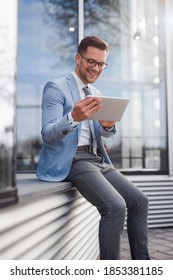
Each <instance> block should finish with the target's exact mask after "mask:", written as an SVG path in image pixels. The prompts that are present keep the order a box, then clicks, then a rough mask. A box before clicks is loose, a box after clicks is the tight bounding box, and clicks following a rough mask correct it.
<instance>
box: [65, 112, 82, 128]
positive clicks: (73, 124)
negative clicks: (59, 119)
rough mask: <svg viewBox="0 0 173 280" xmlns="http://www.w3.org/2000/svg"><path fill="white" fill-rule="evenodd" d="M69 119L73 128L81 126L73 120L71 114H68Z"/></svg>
mask: <svg viewBox="0 0 173 280" xmlns="http://www.w3.org/2000/svg"><path fill="white" fill-rule="evenodd" d="M67 117H68V121H69V123H70V125H71V127H75V126H77V125H78V124H79V122H76V121H74V120H73V118H72V115H71V112H70V113H68V115H67Z"/></svg>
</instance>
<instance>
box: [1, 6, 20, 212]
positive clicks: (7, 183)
mask: <svg viewBox="0 0 173 280" xmlns="http://www.w3.org/2000/svg"><path fill="white" fill-rule="evenodd" d="M16 25H17V1H13V4H12V5H11V10H9V1H6V3H2V2H0V207H3V206H6V205H9V204H12V203H14V202H16V200H17V192H16V189H15V173H16V170H15V166H16V162H15V155H16V154H15V150H16V131H15V101H16V98H15V94H16V79H15V77H16V41H17V27H16Z"/></svg>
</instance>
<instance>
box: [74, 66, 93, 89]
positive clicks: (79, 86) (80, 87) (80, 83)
mask: <svg viewBox="0 0 173 280" xmlns="http://www.w3.org/2000/svg"><path fill="white" fill-rule="evenodd" d="M72 75H73V76H74V78H75V80H76V83H77V85H78V88H79V90H82V89H83V88H84V87H86V85H85V84H84V83H83V82H82V80H81V79H80V78H79V77H78V75H77V74H76V72H75V71H73V72H72ZM87 86H88V87H89V84H88V85H87Z"/></svg>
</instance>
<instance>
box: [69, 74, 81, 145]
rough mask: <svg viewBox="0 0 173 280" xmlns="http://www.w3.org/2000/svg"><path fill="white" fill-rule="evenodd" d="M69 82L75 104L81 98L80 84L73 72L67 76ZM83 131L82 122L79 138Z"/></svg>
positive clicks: (79, 126) (79, 127)
mask: <svg viewBox="0 0 173 280" xmlns="http://www.w3.org/2000/svg"><path fill="white" fill-rule="evenodd" d="M66 79H67V84H68V86H69V90H70V93H71V96H72V99H73V102H74V104H75V103H76V102H77V101H79V100H80V99H81V96H80V92H79V88H78V85H77V83H76V80H75V78H74V77H73V75H72V73H70V74H69V75H68V76H66ZM80 132H81V123H79V125H78V140H79V136H80Z"/></svg>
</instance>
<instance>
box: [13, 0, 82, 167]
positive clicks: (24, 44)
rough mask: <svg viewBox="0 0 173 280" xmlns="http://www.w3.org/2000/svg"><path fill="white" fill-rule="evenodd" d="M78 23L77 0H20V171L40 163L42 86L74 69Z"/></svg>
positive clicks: (18, 98) (18, 108)
mask: <svg viewBox="0 0 173 280" xmlns="http://www.w3.org/2000/svg"><path fill="white" fill-rule="evenodd" d="M77 23H78V1H77V0H71V1H63V0H54V1H52V0H45V1H43V0H31V1H27V0H19V4H18V75H17V83H18V88H17V140H18V155H17V158H18V160H17V166H18V171H33V170H35V167H36V165H37V162H38V156H39V150H40V146H41V136H40V132H41V131H40V129H41V99H42V92H43V87H44V85H45V83H46V82H48V81H49V80H52V79H55V78H59V77H61V76H63V75H65V74H67V73H68V72H71V71H72V70H73V68H74V57H75V54H76V49H77V38H78V26H77Z"/></svg>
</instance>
